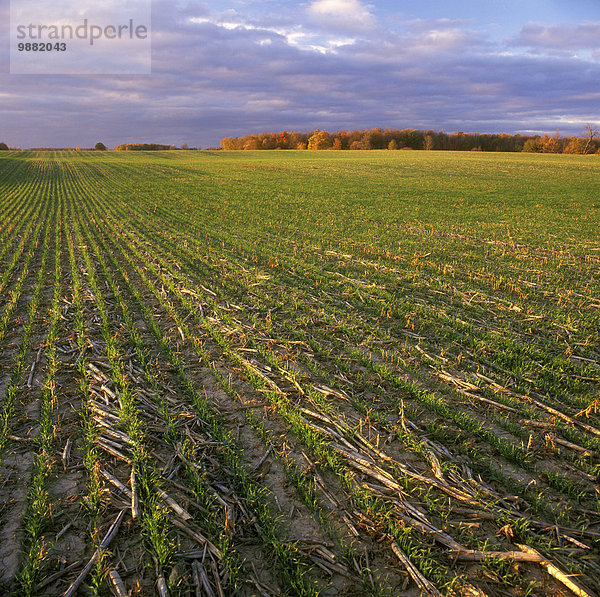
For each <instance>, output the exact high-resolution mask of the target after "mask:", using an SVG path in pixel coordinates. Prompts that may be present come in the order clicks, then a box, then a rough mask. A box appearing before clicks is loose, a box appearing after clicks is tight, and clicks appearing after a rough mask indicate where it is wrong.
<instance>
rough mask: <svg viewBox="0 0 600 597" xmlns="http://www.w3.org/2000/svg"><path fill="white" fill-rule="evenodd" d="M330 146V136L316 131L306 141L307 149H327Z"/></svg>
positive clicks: (324, 132)
mask: <svg viewBox="0 0 600 597" xmlns="http://www.w3.org/2000/svg"><path fill="white" fill-rule="evenodd" d="M331 145H332V139H331V135H330V134H329V133H328V132H327V131H320V130H319V129H317V130H316V131H315V132H314V133H313V134H312V135H311V137H310V138H309V139H308V149H316V150H319V149H328V148H329V147H331Z"/></svg>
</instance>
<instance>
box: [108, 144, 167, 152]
mask: <svg viewBox="0 0 600 597" xmlns="http://www.w3.org/2000/svg"><path fill="white" fill-rule="evenodd" d="M169 149H175V146H174V145H160V144H159V143H123V144H122V145H117V146H116V147H115V151H168V150H169Z"/></svg>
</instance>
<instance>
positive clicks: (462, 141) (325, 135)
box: [221, 126, 600, 154]
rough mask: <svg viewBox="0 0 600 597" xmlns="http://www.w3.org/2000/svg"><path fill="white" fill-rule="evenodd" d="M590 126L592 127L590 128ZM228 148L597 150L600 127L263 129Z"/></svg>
mask: <svg viewBox="0 0 600 597" xmlns="http://www.w3.org/2000/svg"><path fill="white" fill-rule="evenodd" d="M588 128H589V130H588ZM221 148H222V149H224V150H242V149H246V150H252V149H316V150H322V149H333V150H340V149H349V150H359V149H392V150H393V149H425V150H448V151H528V152H537V153H577V154H585V153H597V152H599V151H600V141H599V140H598V131H597V129H595V128H593V127H591V126H590V127H586V130H585V134H584V136H582V137H561V136H560V134H559V133H558V132H557V133H556V134H555V135H553V136H548V135H545V136H543V137H542V136H540V135H507V134H504V133H501V134H479V133H463V132H458V133H445V132H441V131H440V132H436V131H432V130H429V131H423V130H416V129H403V130H395V129H379V128H375V129H369V130H357V131H339V132H335V133H330V132H328V131H324V130H319V129H317V130H315V131H311V132H308V133H300V132H290V133H288V132H287V131H283V132H280V133H260V134H259V135H246V136H244V137H226V138H225V139H222V140H221Z"/></svg>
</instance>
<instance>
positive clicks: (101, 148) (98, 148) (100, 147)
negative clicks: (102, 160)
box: [94, 143, 106, 151]
mask: <svg viewBox="0 0 600 597" xmlns="http://www.w3.org/2000/svg"><path fill="white" fill-rule="evenodd" d="M94 149H95V150H96V151H106V145H104V143H96V145H94Z"/></svg>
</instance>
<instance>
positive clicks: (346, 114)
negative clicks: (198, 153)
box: [0, 1, 600, 146]
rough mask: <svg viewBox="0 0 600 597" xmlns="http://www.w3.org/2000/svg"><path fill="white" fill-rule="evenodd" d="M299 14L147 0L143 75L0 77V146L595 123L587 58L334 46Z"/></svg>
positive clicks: (465, 43) (408, 36) (438, 34)
mask: <svg viewBox="0 0 600 597" xmlns="http://www.w3.org/2000/svg"><path fill="white" fill-rule="evenodd" d="M0 10H1V6H0ZM0 14H1V12H0ZM300 16H301V15H300V14H299V13H297V14H289V15H279V17H278V18H277V19H274V18H272V17H268V16H267V17H256V16H254V17H252V16H249V15H244V14H242V13H239V12H232V11H221V12H215V11H211V10H210V9H209V8H208V7H207V5H206V4H204V3H200V2H192V1H190V2H188V3H187V4H185V5H184V6H183V8H182V9H181V10H179V9H178V10H176V9H175V8H174V5H173V4H172V3H167V2H156V3H155V5H154V15H153V27H154V34H153V74H152V76H135V77H124V76H120V77H109V76H99V77H69V76H59V77H50V76H9V75H0V114H1V119H0V140H5V141H6V142H8V143H10V144H20V145H22V146H35V145H81V146H90V145H93V144H94V143H95V142H96V141H99V140H101V141H103V142H104V143H106V144H107V145H114V144H116V143H120V142H126V141H156V142H164V143H175V144H181V143H183V142H187V143H189V144H190V145H197V144H202V145H203V146H207V145H214V144H216V143H218V140H219V139H220V138H222V137H225V136H229V135H240V134H246V133H250V132H260V131H263V130H281V129H287V130H299V129H300V130H307V129H311V128H316V127H320V128H329V129H340V128H346V129H352V128H362V127H373V126H383V127H399V128H404V127H418V128H435V129H444V130H447V131H453V130H465V131H479V132H509V133H512V132H517V131H525V130H531V129H534V130H539V131H553V130H555V129H556V128H560V129H561V131H562V132H563V133H565V134H567V133H579V132H580V131H581V128H582V125H583V123H585V122H587V121H590V120H592V121H593V120H594V119H596V120H597V118H598V117H597V116H594V113H595V112H596V107H597V105H598V99H599V98H598V94H597V93H596V88H597V80H598V78H599V76H600V64H599V63H598V62H596V61H594V60H593V59H591V58H589V59H581V58H572V57H571V56H565V55H555V54H553V53H552V52H553V51H554V50H553V49H552V52H549V53H544V52H543V51H542V50H543V48H542V49H540V51H539V52H538V53H537V54H535V55H533V54H531V53H530V52H527V51H518V49H517V48H516V47H515V46H513V47H505V46H501V45H499V44H493V43H491V42H490V41H489V40H488V39H487V38H486V37H485V36H484V35H483V34H481V33H479V32H477V31H473V30H471V29H470V25H469V23H465V22H459V21H448V20H445V21H439V20H437V21H425V20H421V21H411V22H406V23H401V24H400V26H399V27H396V28H395V29H394V30H391V29H384V28H383V27H382V26H381V25H374V26H375V27H376V31H373V32H371V33H368V32H360V33H359V32H357V31H355V32H354V34H353V36H349V37H352V41H346V43H345V44H343V43H337V42H339V41H340V40H341V39H342V38H343V37H344V36H342V35H341V33H340V31H339V30H335V31H333V30H331V29H330V30H329V31H326V30H324V29H318V30H317V29H315V28H314V27H312V26H311V25H310V21H309V20H308V19H307V20H305V21H302V20H301V18H300ZM0 41H2V39H0ZM334 42H335V43H334Z"/></svg>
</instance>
